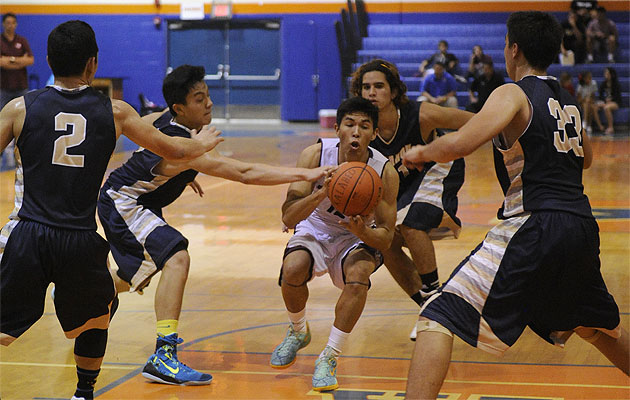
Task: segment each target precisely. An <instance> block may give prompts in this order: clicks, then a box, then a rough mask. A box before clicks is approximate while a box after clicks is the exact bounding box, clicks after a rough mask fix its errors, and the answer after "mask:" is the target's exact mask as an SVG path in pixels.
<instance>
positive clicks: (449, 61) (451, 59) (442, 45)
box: [417, 40, 459, 76]
mask: <svg viewBox="0 0 630 400" xmlns="http://www.w3.org/2000/svg"><path fill="white" fill-rule="evenodd" d="M437 62H440V63H442V65H443V66H444V67H445V68H446V72H448V73H449V74H451V75H452V76H455V74H456V71H457V67H458V66H459V60H458V59H457V57H455V55H454V54H452V53H449V52H448V42H447V41H446V40H440V41H439V42H438V52H437V53H434V54H433V55H432V56H431V57H429V58H427V59H426V60H424V61H422V62H421V63H420V67H419V68H418V74H417V75H419V76H427V75H429V74H431V73H432V72H433V71H432V70H431V68H434V66H435V63H437Z"/></svg>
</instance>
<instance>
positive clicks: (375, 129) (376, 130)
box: [370, 128, 378, 142]
mask: <svg viewBox="0 0 630 400" xmlns="http://www.w3.org/2000/svg"><path fill="white" fill-rule="evenodd" d="M376 135H378V128H374V131H373V132H372V138H371V139H370V142H371V141H372V140H374V139H376Z"/></svg>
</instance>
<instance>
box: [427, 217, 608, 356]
mask: <svg viewBox="0 0 630 400" xmlns="http://www.w3.org/2000/svg"><path fill="white" fill-rule="evenodd" d="M420 314H421V315H422V316H424V317H427V318H429V319H432V320H435V321H437V322H439V323H440V324H442V325H443V326H445V327H446V328H448V329H449V330H450V331H451V332H453V333H454V334H456V335H457V336H459V337H460V338H461V339H462V340H464V341H466V342H467V343H468V344H470V345H472V346H476V347H478V348H480V349H482V350H485V351H488V352H490V353H495V354H502V353H503V352H504V351H506V350H507V349H508V348H509V347H510V346H512V345H513V344H514V343H515V342H516V340H517V339H518V337H519V336H520V335H521V333H522V332H523V330H524V329H525V327H526V326H529V327H530V328H531V329H532V330H533V331H534V332H535V333H536V334H538V335H539V336H540V337H542V338H543V339H545V340H546V341H548V342H549V343H552V344H558V345H560V346H562V345H563V342H562V341H561V340H558V339H561V336H562V335H561V333H563V332H567V331H572V330H573V329H575V328H577V327H590V328H597V329H599V330H601V331H602V332H604V333H606V334H608V335H610V336H612V337H615V338H617V337H619V335H620V328H619V309H618V307H617V304H616V303H615V300H614V299H613V297H612V296H611V295H610V294H609V293H608V290H607V289H606V285H605V284H604V280H603V278H602V275H601V273H600V261H599V227H598V226H597V222H596V221H595V219H594V218H583V217H579V216H577V215H573V214H570V213H565V212H535V213H531V214H529V213H528V214H522V215H520V216H516V217H512V218H509V219H507V220H503V221H501V222H500V223H499V224H498V225H497V226H495V227H494V228H492V229H491V230H490V232H488V234H487V235H486V237H485V239H484V241H483V242H482V243H481V244H479V245H478V246H477V248H476V249H475V250H473V252H472V253H471V254H470V255H469V256H468V257H467V258H466V259H465V260H464V261H463V262H462V263H461V264H460V265H459V266H458V267H457V268H456V269H455V270H454V271H453V273H452V275H451V276H450V278H449V279H448V281H446V283H445V284H444V286H443V287H442V289H441V291H440V292H439V293H438V294H436V295H434V296H432V297H431V298H430V299H429V300H428V301H427V303H426V304H425V306H424V308H423V309H422V310H421V313H420Z"/></svg>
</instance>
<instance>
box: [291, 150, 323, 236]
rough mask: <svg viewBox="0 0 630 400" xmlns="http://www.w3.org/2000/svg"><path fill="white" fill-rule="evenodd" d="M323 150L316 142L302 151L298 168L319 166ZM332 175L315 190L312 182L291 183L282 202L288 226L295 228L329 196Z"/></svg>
mask: <svg viewBox="0 0 630 400" xmlns="http://www.w3.org/2000/svg"><path fill="white" fill-rule="evenodd" d="M321 151H322V145H321V143H317V144H314V145H312V146H309V147H307V148H306V149H304V151H302V154H300V157H299V159H298V162H297V167H298V168H315V167H318V166H319V158H320V155H321ZM329 181H330V175H328V176H327V177H326V179H325V180H324V185H323V186H321V187H318V188H317V189H316V190H314V191H313V185H314V183H312V182H304V181H301V182H294V183H292V184H290V185H289V189H288V190H287V198H286V199H285V201H284V204H282V222H283V223H284V225H285V226H286V227H287V228H290V229H293V228H295V226H296V225H297V224H298V223H299V222H300V221H302V220H304V219H306V218H307V217H308V216H309V215H311V213H312V212H313V211H314V210H315V208H317V206H318V205H319V203H321V202H322V200H324V199H325V198H326V196H327V193H326V192H327V189H328V182H329Z"/></svg>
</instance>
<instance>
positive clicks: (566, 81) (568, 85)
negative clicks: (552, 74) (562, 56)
mask: <svg viewBox="0 0 630 400" xmlns="http://www.w3.org/2000/svg"><path fill="white" fill-rule="evenodd" d="M558 81H559V82H560V87H562V88H563V89H564V90H566V91H567V92H569V94H570V95H571V96H573V97H575V88H574V87H573V78H572V77H571V74H569V73H568V72H566V71H564V72H562V73H561V74H560V78H559V79H558Z"/></svg>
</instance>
